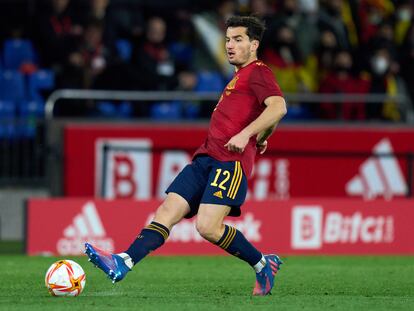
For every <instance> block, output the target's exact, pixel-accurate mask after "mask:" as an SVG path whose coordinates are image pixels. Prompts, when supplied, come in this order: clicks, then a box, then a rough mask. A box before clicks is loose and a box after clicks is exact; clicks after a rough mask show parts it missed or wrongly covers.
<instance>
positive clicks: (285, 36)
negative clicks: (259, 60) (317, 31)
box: [263, 25, 310, 93]
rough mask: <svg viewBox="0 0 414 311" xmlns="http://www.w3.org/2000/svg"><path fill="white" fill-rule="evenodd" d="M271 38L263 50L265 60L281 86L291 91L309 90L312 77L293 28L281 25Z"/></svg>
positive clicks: (286, 90)
mask: <svg viewBox="0 0 414 311" xmlns="http://www.w3.org/2000/svg"><path fill="white" fill-rule="evenodd" d="M271 39H272V41H271V42H270V45H269V46H268V47H266V48H265V50H264V52H263V60H264V62H265V63H266V64H267V65H268V66H269V67H270V68H271V69H272V71H273V74H274V75H275V77H276V78H277V81H278V82H279V85H280V87H281V88H282V89H283V90H284V91H285V92H290V93H297V92H307V91H309V90H310V87H309V83H308V82H309V80H310V77H309V76H308V75H307V72H306V70H305V67H304V66H303V60H302V55H301V53H300V51H299V48H298V46H297V44H296V38H295V33H294V31H293V29H292V28H291V27H289V26H288V25H280V26H279V27H278V30H277V32H275V33H274V35H273V37H272V38H271Z"/></svg>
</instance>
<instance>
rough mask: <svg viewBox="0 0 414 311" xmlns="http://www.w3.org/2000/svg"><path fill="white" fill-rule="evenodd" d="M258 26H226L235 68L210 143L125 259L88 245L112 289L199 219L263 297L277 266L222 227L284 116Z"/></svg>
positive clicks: (236, 20) (233, 22) (242, 20)
mask: <svg viewBox="0 0 414 311" xmlns="http://www.w3.org/2000/svg"><path fill="white" fill-rule="evenodd" d="M263 32H264V24H262V23H261V21H260V20H258V19H257V18H254V17H246V16H245V17H240V16H235V17H232V18H230V19H229V20H228V22H227V31H226V44H225V46H226V51H227V58H228V61H229V62H230V63H231V64H232V65H234V66H235V69H236V71H235V74H234V78H233V80H232V81H231V82H229V84H228V85H227V87H226V89H225V90H224V92H223V94H222V96H221V97H220V99H219V102H218V104H217V106H216V109H215V111H214V112H213V115H212V118H211V123H210V128H209V131H208V137H207V139H206V141H205V142H204V143H203V145H202V146H201V147H200V148H199V149H198V150H197V151H196V153H195V156H194V158H193V162H192V163H191V164H189V165H188V166H186V167H185V168H184V169H183V170H182V171H181V172H180V173H179V175H178V176H177V177H176V179H175V180H174V181H173V182H172V184H171V185H170V187H169V188H168V189H167V191H166V192H167V197H166V199H165V201H164V202H163V203H162V204H161V205H160V206H159V208H158V209H157V211H156V213H155V216H154V219H153V221H152V222H151V223H150V224H149V225H148V226H146V227H145V228H144V229H143V230H142V231H141V233H140V234H139V235H138V237H137V238H136V240H135V241H134V242H133V243H132V244H131V246H130V247H129V248H128V250H126V251H125V253H120V254H109V253H106V252H104V251H102V250H99V249H97V248H95V247H94V246H92V245H91V244H89V243H86V244H85V252H86V254H87V255H88V256H89V259H90V260H91V261H92V262H93V263H94V264H95V265H97V266H98V268H100V269H102V270H103V271H104V272H105V273H106V274H107V275H108V276H109V278H110V279H111V280H112V281H113V282H117V281H120V280H122V279H123V278H124V277H125V276H126V274H127V272H128V271H130V270H131V268H132V267H133V266H134V264H137V263H138V262H139V261H141V260H142V259H143V258H144V257H145V256H147V255H148V254H149V253H150V252H151V251H154V250H155V249H157V248H159V247H160V246H162V245H163V244H164V242H165V240H166V239H167V238H168V236H169V233H170V230H171V229H172V227H173V226H174V225H175V224H177V223H178V222H179V221H181V220H182V219H183V218H185V217H186V218H191V217H193V216H195V215H197V224H196V227H197V230H198V232H199V233H200V234H201V236H203V237H204V238H205V239H206V240H208V241H209V242H211V243H214V244H215V245H217V246H219V247H221V248H222V249H224V250H225V251H227V252H228V253H230V254H232V255H234V256H237V257H238V258H240V259H242V260H244V261H245V262H247V263H248V264H250V265H251V266H252V268H253V269H254V270H255V272H256V285H255V288H254V290H253V295H267V294H269V293H270V291H271V289H272V287H273V285H274V276H275V274H276V273H277V271H278V270H279V266H280V264H281V261H280V259H279V257H278V256H276V255H263V254H262V253H260V252H259V251H258V250H257V249H256V248H255V247H254V246H253V245H252V244H251V243H250V242H248V241H247V240H246V238H245V237H244V235H243V234H242V233H241V232H240V231H238V230H237V229H235V228H234V227H232V226H229V225H224V224H223V220H224V218H225V217H226V216H228V215H230V216H239V215H240V214H241V211H240V206H241V205H242V204H243V202H244V200H245V197H246V194H247V176H249V175H250V174H251V170H252V166H253V163H254V158H255V155H256V151H257V150H259V152H260V153H263V152H265V150H266V148H267V138H268V137H269V136H270V135H271V134H272V133H273V131H274V130H275V127H276V125H277V123H278V122H279V121H280V119H281V118H282V117H283V116H284V115H285V114H286V105H285V101H284V99H283V97H282V93H281V91H280V89H279V86H278V85H277V83H276V81H275V79H274V78H273V75H272V72H271V71H270V69H269V68H268V67H267V66H266V65H265V64H264V63H262V62H261V61H259V60H258V59H257V48H258V46H259V44H260V40H261V38H262V34H263Z"/></svg>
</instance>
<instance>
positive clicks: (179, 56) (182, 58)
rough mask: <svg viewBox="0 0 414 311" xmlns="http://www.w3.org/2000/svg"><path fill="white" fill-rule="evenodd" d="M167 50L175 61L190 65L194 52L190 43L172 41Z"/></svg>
mask: <svg viewBox="0 0 414 311" xmlns="http://www.w3.org/2000/svg"><path fill="white" fill-rule="evenodd" d="M168 51H169V52H170V54H171V55H172V56H173V57H174V59H175V60H176V61H177V62H179V63H183V64H188V65H191V62H192V60H193V53H194V52H193V48H192V47H191V45H190V44H185V43H182V42H174V43H172V44H171V45H170V46H169V47H168Z"/></svg>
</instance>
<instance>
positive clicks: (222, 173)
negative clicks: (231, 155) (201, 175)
mask: <svg viewBox="0 0 414 311" xmlns="http://www.w3.org/2000/svg"><path fill="white" fill-rule="evenodd" d="M231 175H232V174H231V173H230V171H228V170H223V169H221V168H217V169H216V176H215V177H214V180H213V182H212V183H211V184H210V185H211V186H213V187H218V188H219V189H222V190H227V185H226V184H227V183H228V181H229V180H230V177H231V182H230V187H229V190H228V191H227V197H229V198H230V199H234V198H235V197H236V194H237V191H238V190H239V187H240V183H241V181H242V177H243V171H242V169H241V165H240V162H238V161H237V162H235V169H234V173H233V176H231Z"/></svg>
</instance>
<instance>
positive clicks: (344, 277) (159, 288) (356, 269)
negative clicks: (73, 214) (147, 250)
mask: <svg viewBox="0 0 414 311" xmlns="http://www.w3.org/2000/svg"><path fill="white" fill-rule="evenodd" d="M57 259H62V258H50V257H26V256H22V255H15V256H9V255H2V256H0V280H1V282H0V310H31V311H36V310H54V311H55V310H88V311H90V310H101V311H103V310H157V311H159V310H169V311H170V310H197V311H201V310H209V311H211V310H289V311H290V310H318V311H324V310H329V311H332V310H346V311H349V310H375V311H380V310H387V311H389V310H414V257H287V258H283V257H282V259H283V260H284V263H285V264H284V265H283V266H282V270H281V271H280V274H279V275H278V276H277V278H276V285H275V288H274V289H273V295H271V296H266V297H252V296H251V292H252V287H253V284H254V273H253V271H252V269H251V268H250V267H248V266H247V265H246V264H244V263H243V262H242V261H240V260H237V259H235V258H232V257H230V256H222V257H156V256H154V257H149V258H146V259H145V260H144V261H142V262H141V263H140V264H138V265H137V266H136V267H135V268H134V271H133V272H132V273H130V274H128V276H127V277H126V279H125V280H123V281H122V282H120V283H117V284H115V285H113V284H112V283H111V282H110V281H109V280H107V279H106V278H105V276H104V274H103V273H102V272H101V271H100V270H98V269H96V268H94V267H93V266H92V265H91V264H90V263H88V262H87V260H86V258H85V257H81V258H68V259H73V260H75V261H77V262H78V263H79V264H81V266H82V267H83V268H84V270H85V272H86V275H87V278H86V287H85V290H84V292H83V293H82V294H81V295H80V296H79V297H74V298H73V297H66V298H59V297H52V296H50V295H49V293H48V292H47V290H46V288H45V285H44V274H45V272H46V270H47V268H48V267H49V265H50V264H52V263H53V262H54V261H55V260H57Z"/></svg>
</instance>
